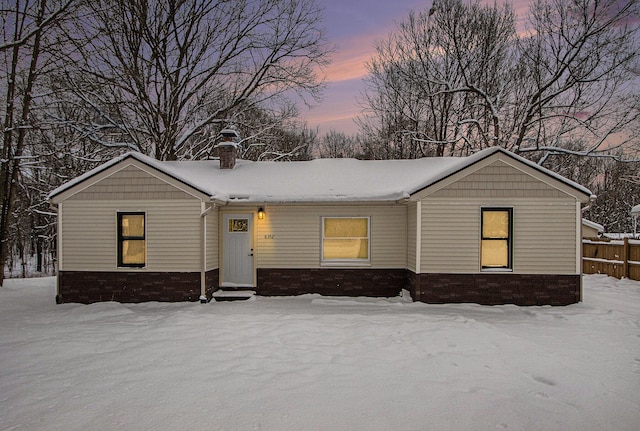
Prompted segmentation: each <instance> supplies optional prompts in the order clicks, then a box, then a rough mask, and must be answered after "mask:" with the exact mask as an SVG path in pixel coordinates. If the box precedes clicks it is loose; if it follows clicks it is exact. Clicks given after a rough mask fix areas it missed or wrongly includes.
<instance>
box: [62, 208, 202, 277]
mask: <svg viewBox="0 0 640 431" xmlns="http://www.w3.org/2000/svg"><path fill="white" fill-rule="evenodd" d="M62 211H63V214H62V226H61V231H62V232H61V234H62V235H63V237H64V242H63V247H62V261H63V268H62V269H64V270H66V271H73V270H77V271H80V270H86V271H113V270H115V269H117V244H116V243H117V219H116V214H117V212H118V211H143V212H145V213H146V240H147V264H146V266H145V269H146V270H149V271H199V270H200V262H201V261H200V254H201V251H200V248H201V245H200V244H201V243H200V202H199V201H198V200H196V199H191V200H142V199H141V200H139V201H136V202H131V201H129V202H123V201H80V200H69V201H66V202H65V203H64V205H63V207H62Z"/></svg>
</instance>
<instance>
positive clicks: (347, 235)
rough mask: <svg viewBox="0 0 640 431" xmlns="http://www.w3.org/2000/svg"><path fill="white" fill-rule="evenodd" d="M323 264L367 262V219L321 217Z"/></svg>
mask: <svg viewBox="0 0 640 431" xmlns="http://www.w3.org/2000/svg"><path fill="white" fill-rule="evenodd" d="M322 260H323V261H324V262H341V261H347V262H368V261H369V217H323V219H322Z"/></svg>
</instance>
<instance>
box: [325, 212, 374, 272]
mask: <svg viewBox="0 0 640 431" xmlns="http://www.w3.org/2000/svg"><path fill="white" fill-rule="evenodd" d="M328 219H331V220H333V219H365V220H367V258H366V259H360V258H340V259H325V258H324V241H325V237H324V225H325V220H328ZM320 223H321V224H320V237H321V238H320V262H321V264H322V265H323V266H332V265H333V266H370V265H371V216H323V217H322V219H321V222H320Z"/></svg>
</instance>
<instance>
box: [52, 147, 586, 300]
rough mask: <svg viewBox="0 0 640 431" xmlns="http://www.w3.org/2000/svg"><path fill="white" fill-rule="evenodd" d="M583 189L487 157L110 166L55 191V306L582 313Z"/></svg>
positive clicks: (126, 160) (487, 153) (224, 159)
mask: <svg viewBox="0 0 640 431" xmlns="http://www.w3.org/2000/svg"><path fill="white" fill-rule="evenodd" d="M590 198H591V192H590V191H589V190H587V189H586V188H584V187H582V186H580V185H578V184H576V183H574V182H572V181H570V180H568V179H566V178H563V177H561V176H559V175H557V174H555V173H554V172H551V171H549V170H547V169H545V168H542V167H540V166H537V165H536V164H534V163H532V162H530V161H527V160H526V159H524V158H522V157H519V156H517V155H515V154H512V153H510V152H508V151H506V150H503V149H501V148H497V147H494V148H489V149H485V150H482V151H479V152H477V153H476V154H474V155H471V156H469V157H460V158H458V157H443V158H424V159H418V160H385V161H380V160H377V161H361V160H354V159H319V160H312V161H303V162H251V161H245V160H236V148H235V146H234V144H233V143H228V145H224V146H222V148H221V152H220V160H219V161H218V160H208V161H172V162H161V161H157V160H154V159H151V158H149V157H146V156H144V155H141V154H138V153H128V154H126V155H123V156H121V157H118V158H115V159H113V160H111V161H109V162H107V163H105V164H103V165H101V166H99V167H97V168H95V169H93V170H91V171H89V172H87V173H85V174H84V175H81V176H80V177H78V178H76V179H74V180H72V181H70V182H68V183H66V184H64V185H63V186H61V187H59V188H57V189H55V190H54V191H52V192H51V193H50V195H49V200H50V202H51V203H52V204H53V205H54V206H55V207H57V211H58V247H59V252H58V256H59V260H58V269H59V272H58V294H57V300H58V301H59V302H62V301H64V302H82V303H91V302H95V301H111V300H114V301H120V302H140V301H197V300H201V301H202V302H204V301H206V300H209V299H211V297H212V294H213V292H214V291H216V290H218V289H219V288H223V289H234V288H250V289H252V290H254V291H255V292H256V293H257V294H259V295H297V294H303V293H320V294H324V295H347V296H360V295H366V296H383V297H389V296H396V295H398V294H399V293H400V292H401V290H402V289H407V290H408V291H409V292H410V293H411V296H412V298H413V299H414V300H415V301H423V302H427V303H451V302H475V303H480V304H504V303H513V304H519V305H536V304H537V305H542V304H551V305H565V304H571V303H575V302H578V301H580V300H581V225H582V217H581V208H582V205H583V204H586V203H587V202H589V200H590Z"/></svg>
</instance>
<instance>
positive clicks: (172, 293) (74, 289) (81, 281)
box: [56, 269, 218, 304]
mask: <svg viewBox="0 0 640 431" xmlns="http://www.w3.org/2000/svg"><path fill="white" fill-rule="evenodd" d="M205 280H206V292H207V298H209V299H210V298H211V293H212V292H213V291H214V290H215V288H217V286H218V270H217V269H215V270H212V271H208V272H207V274H206V278H205ZM58 286H59V294H58V297H57V298H56V300H57V301H58V302H80V303H84V304H90V303H93V302H100V301H117V302H145V301H161V302H180V301H198V300H199V298H200V273H199V272H143V271H137V272H120V271H118V272H90V271H61V272H59V273H58Z"/></svg>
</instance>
